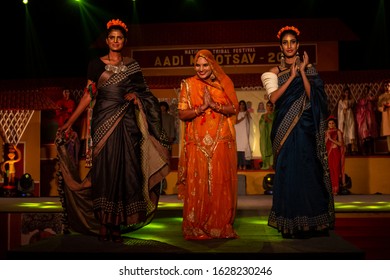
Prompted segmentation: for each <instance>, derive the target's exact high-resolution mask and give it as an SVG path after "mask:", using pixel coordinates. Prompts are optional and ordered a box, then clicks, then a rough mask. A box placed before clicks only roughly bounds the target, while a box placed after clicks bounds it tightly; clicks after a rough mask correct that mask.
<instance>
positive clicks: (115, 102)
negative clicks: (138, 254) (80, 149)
mask: <svg viewBox="0 0 390 280" xmlns="http://www.w3.org/2000/svg"><path fill="white" fill-rule="evenodd" d="M127 31H128V30H127V26H126V25H125V24H124V23H123V22H122V21H120V20H117V19H116V20H111V21H109V22H108V23H107V36H106V43H107V45H108V47H109V53H108V54H107V55H105V56H103V57H100V58H96V59H93V60H91V61H90V63H89V67H88V82H87V86H86V89H85V93H84V95H83V97H82V98H81V100H80V102H79V104H78V106H77V108H76V109H75V111H74V113H73V114H72V116H71V117H70V118H69V119H68V121H67V122H66V123H65V124H64V125H63V126H62V127H61V128H60V129H59V133H58V136H57V141H56V144H57V151H58V157H59V162H60V172H61V175H62V176H61V177H62V178H63V180H62V181H61V182H63V184H62V185H63V186H62V187H63V188H62V192H63V207H64V208H65V210H66V214H67V215H68V217H67V218H68V220H67V222H68V223H69V226H70V228H71V229H73V230H76V231H78V232H86V233H97V234H98V237H99V240H101V241H107V240H112V241H114V242H122V237H121V233H123V232H129V231H133V230H136V229H138V228H140V227H142V226H144V225H147V224H148V223H149V222H150V221H151V220H152V218H153V215H154V213H155V211H156V209H157V204H158V200H159V195H160V182H161V181H162V180H163V178H164V177H165V176H166V175H167V174H168V173H169V149H170V146H169V142H168V138H167V136H166V134H165V132H164V131H163V129H162V122H161V109H160V105H159V101H158V99H157V98H156V97H155V96H154V95H153V94H152V93H151V92H150V90H149V88H148V86H147V84H146V82H145V79H144V76H143V74H142V71H141V68H140V66H139V65H138V63H137V62H136V61H135V60H134V59H132V58H130V57H124V56H122V50H123V47H124V45H125V43H126V40H127V39H126V35H127ZM86 108H88V109H89V111H90V112H89V113H91V114H89V118H88V119H89V121H90V126H89V127H90V135H91V137H90V138H89V139H88V141H87V146H88V148H87V152H86V156H87V158H86V161H87V165H88V166H89V167H90V171H89V173H88V175H87V176H86V177H85V178H84V179H83V180H81V179H80V178H79V176H78V174H77V173H78V172H77V168H76V167H77V163H76V162H75V161H74V160H73V158H74V157H72V152H69V147H70V146H71V145H69V143H70V142H69V138H67V136H68V135H70V134H72V133H73V132H72V130H71V126H72V124H73V123H74V122H75V121H76V120H77V118H78V117H79V116H80V115H81V114H82V113H83V112H84V110H85V109H86ZM92 108H93V114H92Z"/></svg>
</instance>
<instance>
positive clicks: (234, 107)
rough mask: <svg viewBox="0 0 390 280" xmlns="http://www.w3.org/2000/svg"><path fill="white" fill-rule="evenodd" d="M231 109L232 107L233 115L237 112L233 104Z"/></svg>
mask: <svg viewBox="0 0 390 280" xmlns="http://www.w3.org/2000/svg"><path fill="white" fill-rule="evenodd" d="M232 107H233V111H234V113H235V114H237V111H236V106H234V104H232Z"/></svg>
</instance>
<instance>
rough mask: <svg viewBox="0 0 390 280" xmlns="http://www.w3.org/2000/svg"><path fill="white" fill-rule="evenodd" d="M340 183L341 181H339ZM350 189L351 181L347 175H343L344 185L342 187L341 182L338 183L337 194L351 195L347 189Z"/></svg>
mask: <svg viewBox="0 0 390 280" xmlns="http://www.w3.org/2000/svg"><path fill="white" fill-rule="evenodd" d="M340 181H341V180H340ZM350 188H352V180H351V177H349V176H348V175H347V174H345V185H343V183H342V182H340V185H339V194H340V195H348V194H351V192H350V191H349V189H350Z"/></svg>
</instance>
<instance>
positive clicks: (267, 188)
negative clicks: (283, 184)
mask: <svg viewBox="0 0 390 280" xmlns="http://www.w3.org/2000/svg"><path fill="white" fill-rule="evenodd" d="M274 177H275V174H273V173H269V174H267V175H265V176H264V179H263V189H264V194H272V193H273V191H272V188H273V186H274Z"/></svg>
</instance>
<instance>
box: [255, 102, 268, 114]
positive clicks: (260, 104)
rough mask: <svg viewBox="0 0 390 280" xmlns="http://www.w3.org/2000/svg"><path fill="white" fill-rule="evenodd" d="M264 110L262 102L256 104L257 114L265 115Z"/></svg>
mask: <svg viewBox="0 0 390 280" xmlns="http://www.w3.org/2000/svg"><path fill="white" fill-rule="evenodd" d="M265 111H266V109H265V106H264V102H263V101H260V102H259V104H257V113H265Z"/></svg>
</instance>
